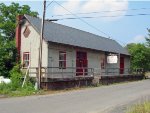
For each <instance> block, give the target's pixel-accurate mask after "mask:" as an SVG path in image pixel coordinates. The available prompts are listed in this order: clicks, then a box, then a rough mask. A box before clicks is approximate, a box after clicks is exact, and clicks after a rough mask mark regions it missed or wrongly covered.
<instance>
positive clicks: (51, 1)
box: [46, 0, 54, 8]
mask: <svg viewBox="0 0 150 113" xmlns="http://www.w3.org/2000/svg"><path fill="white" fill-rule="evenodd" d="M53 2H54V0H52V1H51V2H50V3H49V4H48V5H47V6H46V8H47V7H49V6H50V5H51V4H52V3H53Z"/></svg>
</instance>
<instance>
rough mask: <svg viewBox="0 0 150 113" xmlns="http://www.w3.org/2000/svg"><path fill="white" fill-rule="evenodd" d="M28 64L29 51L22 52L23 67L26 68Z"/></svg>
mask: <svg viewBox="0 0 150 113" xmlns="http://www.w3.org/2000/svg"><path fill="white" fill-rule="evenodd" d="M26 55H28V56H26ZM26 62H27V66H26ZM29 65H30V52H23V67H24V68H27V67H28V66H29Z"/></svg>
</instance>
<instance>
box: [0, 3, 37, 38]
mask: <svg viewBox="0 0 150 113" xmlns="http://www.w3.org/2000/svg"><path fill="white" fill-rule="evenodd" d="M23 14H28V15H31V16H37V15H38V13H37V12H34V11H31V10H30V7H29V6H28V5H23V6H19V4H18V3H14V2H12V3H11V5H9V6H6V5H5V4H4V3H1V4H0V33H1V35H3V38H5V40H13V39H14V37H15V28H16V16H17V15H23Z"/></svg>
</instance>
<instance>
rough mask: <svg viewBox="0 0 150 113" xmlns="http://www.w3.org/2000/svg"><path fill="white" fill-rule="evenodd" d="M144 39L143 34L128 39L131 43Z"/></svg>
mask: <svg viewBox="0 0 150 113" xmlns="http://www.w3.org/2000/svg"><path fill="white" fill-rule="evenodd" d="M144 41H145V36H143V35H137V36H136V37H134V38H133V40H132V41H130V42H131V43H142V42H144Z"/></svg>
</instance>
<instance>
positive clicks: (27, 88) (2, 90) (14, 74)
mask: <svg viewBox="0 0 150 113" xmlns="http://www.w3.org/2000/svg"><path fill="white" fill-rule="evenodd" d="M10 79H11V83H9V84H5V83H2V84H0V94H4V95H8V96H27V95H31V94H35V93H36V91H35V89H34V81H33V80H32V79H31V78H29V77H27V79H26V82H25V84H24V87H23V88H22V83H23V76H22V72H21V71H20V66H19V65H16V66H14V68H13V69H12V70H11V72H10Z"/></svg>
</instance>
